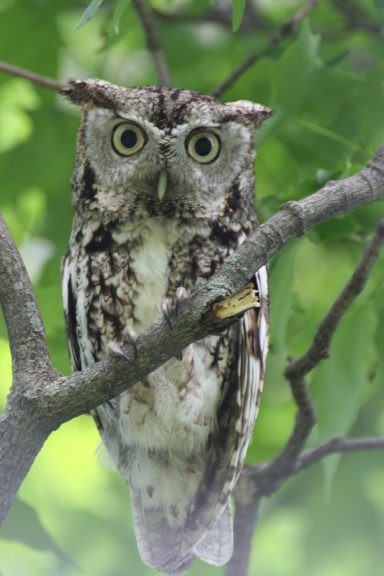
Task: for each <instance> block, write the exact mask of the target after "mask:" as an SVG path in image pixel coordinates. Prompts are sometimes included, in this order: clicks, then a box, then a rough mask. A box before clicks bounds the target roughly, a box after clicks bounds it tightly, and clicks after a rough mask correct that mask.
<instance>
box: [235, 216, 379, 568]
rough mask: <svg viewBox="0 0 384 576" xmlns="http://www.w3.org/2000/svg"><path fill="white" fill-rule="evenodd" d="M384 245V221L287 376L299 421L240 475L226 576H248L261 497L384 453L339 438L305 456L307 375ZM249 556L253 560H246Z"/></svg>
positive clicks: (311, 411) (311, 421)
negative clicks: (307, 473)
mask: <svg viewBox="0 0 384 576" xmlns="http://www.w3.org/2000/svg"><path fill="white" fill-rule="evenodd" d="M383 245H384V219H383V220H382V221H381V222H380V223H379V225H378V226H377V228H376V230H375V233H374V234H373V237H372V239H371V241H370V242H369V243H368V245H367V247H366V249H365V250H364V253H363V255H362V257H361V259H360V261H359V263H358V264H357V267H356V269H355V271H354V273H353V275H352V277H351V278H350V280H349V282H348V283H347V284H346V286H345V288H344V289H343V290H342V291H341V293H340V294H339V296H338V297H337V298H336V300H335V302H334V304H333V305H332V306H331V308H330V310H329V312H328V313H327V314H326V316H325V318H324V320H323V321H322V322H321V323H320V326H319V328H318V330H317V332H316V334H315V336H314V339H313V341H312V344H311V346H310V347H309V349H308V350H307V352H306V353H305V354H303V356H301V357H300V358H298V359H297V360H294V361H291V362H290V364H289V366H288V368H287V369H286V371H285V376H286V378H287V379H288V380H289V384H290V387H291V391H292V396H293V399H294V401H295V404H296V406H297V409H298V411H297V416H296V422H295V425H294V428H293V431H292V433H291V435H290V437H289V439H288V441H287V443H286V444H285V446H284V447H283V449H282V450H281V452H280V453H279V454H278V455H277V456H276V457H275V458H274V459H273V460H272V461H271V462H267V463H265V464H262V465H257V466H247V467H246V468H245V470H244V472H243V474H242V476H241V479H240V481H239V483H238V485H237V487H236V490H235V503H236V515H235V532H236V531H241V534H242V540H243V541H242V543H241V558H240V557H239V551H238V550H236V549H235V553H234V557H233V558H232V561H231V562H230V563H229V564H228V567H227V569H226V576H246V574H247V572H248V569H247V566H248V563H249V551H250V548H251V546H250V544H251V539H252V535H253V531H254V527H255V522H256V517H257V515H256V513H255V514H251V513H250V510H251V509H252V506H254V505H256V504H255V503H259V502H260V499H261V498H262V497H265V496H270V495H271V494H274V493H275V492H276V491H277V490H278V489H279V487H280V486H281V484H282V483H283V482H285V481H286V480H287V479H288V478H290V477H291V476H292V475H294V474H297V473H298V472H299V471H300V470H303V469H304V468H308V467H309V466H311V465H312V464H315V463H316V462H319V460H321V459H322V458H325V457H326V456H328V455H330V454H335V453H346V452H352V451H359V450H384V438H375V437H373V438H342V437H340V438H339V437H337V438H331V439H330V440H328V441H327V442H325V443H324V444H322V445H320V446H318V447H317V448H315V449H313V450H310V451H308V452H304V453H303V451H304V448H305V445H306V442H307V440H308V438H309V435H310V433H311V431H312V429H313V426H314V425H315V422H316V413H315V408H314V405H313V402H312V399H311V395H310V393H309V390H308V387H307V383H306V381H305V376H306V375H307V374H308V373H309V372H310V371H311V370H313V369H314V368H316V366H318V364H319V363H320V362H321V361H322V360H324V359H325V358H327V357H328V356H329V348H330V344H331V340H332V337H333V336H334V334H335V332H336V329H337V326H338V324H339V322H340V321H341V319H342V318H343V316H344V315H345V314H346V312H347V311H348V310H349V308H350V307H351V305H352V303H353V302H354V300H355V299H356V297H357V296H358V295H359V294H360V292H361V291H362V290H363V288H364V286H365V284H366V282H367V280H368V278H369V275H370V273H371V271H372V268H373V266H374V264H375V262H376V261H377V258H378V256H379V254H380V252H381V250H382V248H383ZM245 504H247V505H245ZM247 506H248V508H247ZM235 539H236V540H239V539H240V535H239V534H235ZM244 539H246V540H247V541H244ZM244 554H248V555H247V556H246V557H245V558H244ZM239 567H240V572H239V569H238V568H239Z"/></svg>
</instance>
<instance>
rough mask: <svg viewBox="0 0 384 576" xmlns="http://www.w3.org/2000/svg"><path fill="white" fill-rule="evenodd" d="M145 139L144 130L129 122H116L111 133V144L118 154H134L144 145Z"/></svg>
mask: <svg viewBox="0 0 384 576" xmlns="http://www.w3.org/2000/svg"><path fill="white" fill-rule="evenodd" d="M146 141H147V137H146V134H145V132H144V130H142V129H141V128H140V127H139V126H137V125H136V124H132V123H131V122H124V124H118V125H117V126H115V128H114V130H113V133H112V146H113V147H114V149H115V151H116V152H117V153H118V154H120V156H132V155H133V154H136V153H137V152H139V151H140V150H141V149H142V148H143V147H144V145H145V143H146Z"/></svg>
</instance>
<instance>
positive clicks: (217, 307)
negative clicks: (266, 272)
mask: <svg viewBox="0 0 384 576" xmlns="http://www.w3.org/2000/svg"><path fill="white" fill-rule="evenodd" d="M259 307H260V300H259V295H258V292H257V290H256V287H255V285H254V284H253V283H249V284H247V285H246V287H245V288H244V290H242V291H241V292H238V293H237V294H235V295H234V296H231V297H230V298H225V300H220V302H216V303H215V304H214V305H213V306H212V312H213V313H214V315H215V316H217V317H218V318H230V317H231V316H237V314H241V313H242V312H245V311H246V310H249V309H250V308H259Z"/></svg>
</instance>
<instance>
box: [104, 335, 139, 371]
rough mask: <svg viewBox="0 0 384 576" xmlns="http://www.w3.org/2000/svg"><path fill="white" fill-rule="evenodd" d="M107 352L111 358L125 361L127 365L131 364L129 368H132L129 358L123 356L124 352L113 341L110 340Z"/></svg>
mask: <svg viewBox="0 0 384 576" xmlns="http://www.w3.org/2000/svg"><path fill="white" fill-rule="evenodd" d="M107 350H108V352H109V354H110V355H111V356H116V357H118V358H124V360H126V361H127V362H128V364H131V366H133V362H132V360H131V359H130V358H128V356H127V355H126V354H125V352H124V350H123V349H122V347H121V346H120V344H118V343H117V342H115V341H114V340H112V341H111V342H108V344H107Z"/></svg>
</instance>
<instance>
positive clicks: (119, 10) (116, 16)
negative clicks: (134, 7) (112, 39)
mask: <svg viewBox="0 0 384 576" xmlns="http://www.w3.org/2000/svg"><path fill="white" fill-rule="evenodd" d="M130 3H131V0H117V2H116V7H115V10H114V12H113V29H114V31H115V33H116V34H118V33H119V29H120V18H121V17H122V15H123V13H124V10H125V9H126V8H127V6H128V5H129V4H130Z"/></svg>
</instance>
